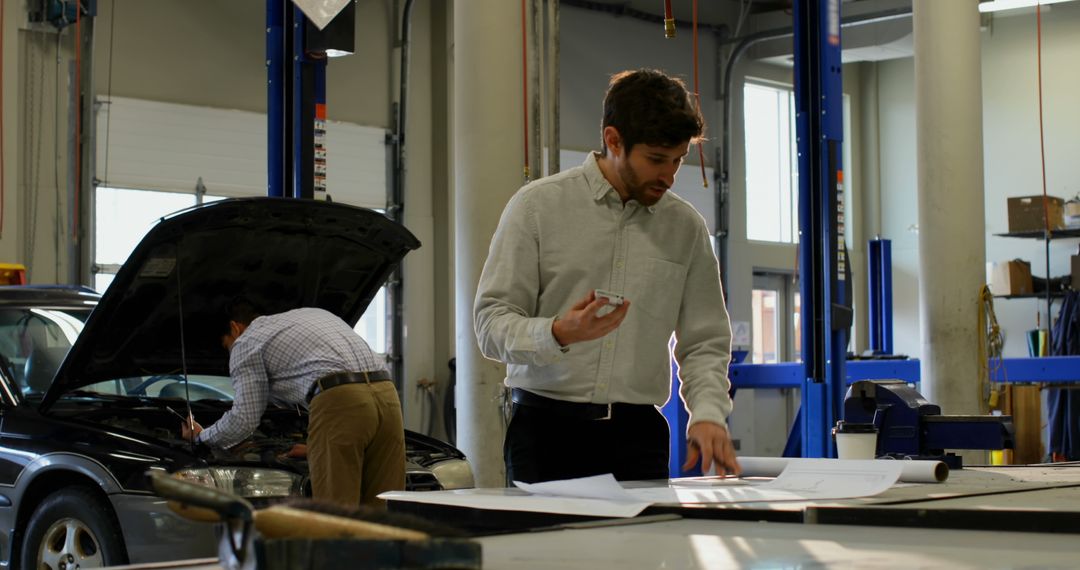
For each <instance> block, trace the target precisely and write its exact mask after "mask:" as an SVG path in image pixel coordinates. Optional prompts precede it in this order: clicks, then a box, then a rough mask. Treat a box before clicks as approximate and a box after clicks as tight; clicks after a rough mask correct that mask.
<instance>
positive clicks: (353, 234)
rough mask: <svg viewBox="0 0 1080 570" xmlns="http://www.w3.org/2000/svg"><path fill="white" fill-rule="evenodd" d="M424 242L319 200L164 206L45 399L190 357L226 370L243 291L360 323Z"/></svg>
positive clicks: (198, 370) (279, 305)
mask: <svg viewBox="0 0 1080 570" xmlns="http://www.w3.org/2000/svg"><path fill="white" fill-rule="evenodd" d="M418 247H420V242H419V241H417V239H416V238H415V237H414V236H413V235H412V234H411V233H409V231H408V230H407V229H405V228H404V227H402V226H401V225H399V224H397V223H396V222H393V221H391V220H390V219H388V218H386V217H385V216H383V215H382V214H380V213H378V212H375V211H373V210H367V209H364V208H357V207H353V206H346V205H343V204H332V203H328V202H317V201H314V200H296V199H289V198H247V199H236V200H224V201H220V202H214V203H211V204H208V205H205V206H199V207H195V208H191V209H188V210H184V211H181V212H179V213H176V214H173V215H171V216H168V217H166V218H163V219H162V220H161V222H160V223H158V224H157V225H156V226H154V227H153V228H152V229H151V230H150V232H149V233H147V234H146V237H144V238H143V239H142V241H141V242H139V245H138V246H137V247H136V248H135V251H134V252H132V254H131V257H130V258H128V260H127V262H126V263H124V265H123V266H122V267H121V268H120V271H119V272H118V273H117V275H116V278H115V279H114V280H113V282H112V285H110V286H109V289H108V290H107V291H105V294H104V295H103V296H102V298H101V301H100V302H99V303H98V305H97V308H96V309H95V310H94V312H93V313H92V314H91V315H90V318H89V319H88V320H87V322H86V326H85V328H84V329H83V331H82V333H81V334H80V335H79V337H78V339H77V340H76V341H75V344H74V345H73V346H72V348H71V351H70V352H69V353H68V355H67V358H65V359H64V362H63V364H61V365H60V368H59V370H58V371H57V375H56V379H55V380H54V381H53V384H52V386H51V387H50V388H49V391H48V393H47V394H46V395H45V398H44V399H43V400H42V403H41V408H42V409H44V408H47V407H48V406H49V405H50V404H51V403H52V402H54V401H56V399H57V398H58V397H60V395H61V394H63V393H64V392H67V391H69V390H74V389H78V388H80V387H83V386H87V385H89V384H93V383H95V382H100V381H102V380H111V379H116V378H125V377H131V376H146V375H151V374H165V373H179V372H181V371H183V370H184V368H185V367H184V365H183V362H184V360H186V362H187V366H186V371H187V372H188V373H190V374H213V375H220V376H227V375H228V369H229V353H228V352H227V351H226V350H225V349H224V348H222V346H221V336H222V334H224V332H225V328H224V327H225V321H224V319H225V318H226V317H225V307H226V305H227V304H228V302H229V301H230V300H232V299H233V298H234V297H237V296H241V295H242V296H244V297H247V298H248V299H250V300H251V301H253V302H254V303H255V304H256V305H258V306H259V307H260V308H262V310H263V311H264V312H266V313H267V314H273V313H278V312H282V311H287V310H289V309H294V308H297V307H320V308H323V309H326V310H328V311H330V312H332V313H334V314H335V315H338V316H339V317H341V318H342V319H344V320H345V321H346V322H347V323H349V324H350V325H355V324H356V322H357V321H358V320H359V319H360V316H361V315H363V313H364V310H365V309H366V308H367V306H368V303H370V302H371V299H372V298H373V297H374V296H375V294H376V293H377V292H378V290H379V287H381V286H382V284H383V283H384V282H385V281H386V279H387V278H388V277H389V276H390V273H391V272H392V271H393V270H394V268H395V267H396V266H397V264H398V263H399V262H400V261H401V259H402V258H403V257H404V256H405V254H406V253H408V252H409V251H411V250H413V249H416V248H418ZM181 327H182V329H183V335H181ZM181 338H183V341H182V342H181Z"/></svg>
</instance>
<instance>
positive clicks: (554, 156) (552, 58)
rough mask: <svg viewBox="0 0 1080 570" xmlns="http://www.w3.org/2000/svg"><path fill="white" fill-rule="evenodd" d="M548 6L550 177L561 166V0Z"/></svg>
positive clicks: (552, 1)
mask: <svg viewBox="0 0 1080 570" xmlns="http://www.w3.org/2000/svg"><path fill="white" fill-rule="evenodd" d="M547 4H548V16H547V17H548V20H547V22H548V26H549V28H548V35H547V48H548V61H547V63H548V105H550V108H549V110H548V170H547V173H548V175H551V174H555V173H556V172H559V170H560V164H559V57H560V54H559V0H547Z"/></svg>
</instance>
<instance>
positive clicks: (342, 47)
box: [266, 0, 407, 391]
mask: <svg viewBox="0 0 1080 570" xmlns="http://www.w3.org/2000/svg"><path fill="white" fill-rule="evenodd" d="M406 17H407V16H406ZM355 30H356V4H355V3H354V2H348V3H346V4H345V5H344V7H343V8H342V9H341V11H340V12H338V13H337V15H336V16H334V18H333V19H332V20H331V21H330V22H329V23H328V24H326V26H325V27H324V28H323V29H321V30H320V29H318V28H317V27H316V26H315V25H314V24H313V23H312V22H311V20H310V19H309V18H307V17H306V16H305V15H304V13H303V11H302V10H301V9H300V8H299V7H297V6H296V5H295V3H294V2H293V0H266V72H267V82H266V87H267V113H266V116H267V153H268V155H267V195H268V196H276V197H287V198H303V199H315V200H326V199H328V196H327V193H326V64H327V58H328V56H329V54H331V53H334V54H338V55H345V54H351V53H352V52H353V51H354V49H355V48H354V45H355V33H356V32H355ZM393 136H395V137H400V135H393ZM388 142H391V143H395V144H400V143H399V139H395V140H393V141H391V140H390V137H388ZM395 148H396V146H395ZM397 155H398V152H396V151H395V160H398V156H397ZM400 193H401V188H400V181H397V180H396V181H395V188H394V189H393V191H392V195H391V196H390V197H389V201H390V202H392V204H391V207H390V208H388V212H389V215H390V217H391V219H393V220H395V221H397V222H399V223H400V222H401V221H402V220H401V208H400V207H395V206H394V205H393V204H400V202H401V196H400ZM400 271H401V268H400V267H399V268H398V269H397V270H395V271H394V273H393V275H392V276H391V277H390V281H389V282H388V283H387V291H388V295H387V304H388V305H389V306H390V307H392V308H393V312H394V313H395V314H396V315H398V316H400V314H401V311H402V306H401V295H402V290H403V289H402V281H401V274H400ZM391 320H394V321H395V322H397V321H398V320H399V319H391ZM401 328H402V327H401V326H400V323H398V324H394V325H391V326H390V330H391V331H392V332H391V335H392V336H391V338H390V342H389V343H388V347H387V351H388V353H389V359H390V362H389V366H390V368H391V371H390V372H391V375H392V376H393V378H394V379H395V384H396V385H397V388H398V390H399V391H401V389H402V386H401V378H403V377H404V376H403V372H404V369H403V368H404V367H403V357H402V353H401V350H402V346H403V337H402V333H401Z"/></svg>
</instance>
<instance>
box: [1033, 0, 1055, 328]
mask: <svg viewBox="0 0 1080 570" xmlns="http://www.w3.org/2000/svg"><path fill="white" fill-rule="evenodd" d="M1035 53H1036V70H1037V76H1038V84H1039V161H1040V165H1041V170H1042V194H1043V225H1044V227H1045V228H1046V233H1045V235H1044V236H1043V246H1044V253H1045V256H1046V259H1045V262H1046V345H1047V346H1053V344H1054V339H1053V336H1052V335H1053V329H1054V319H1053V317H1052V316H1051V313H1050V311H1051V310H1052V308H1051V306H1050V299H1051V297H1050V295H1051V287H1050V239H1051V238H1052V237H1053V230H1052V229H1051V228H1050V204H1049V202H1050V199H1049V198H1048V197H1047V195H1046V138H1045V136H1044V135H1043V89H1042V3H1039V4H1037V5H1036V6H1035Z"/></svg>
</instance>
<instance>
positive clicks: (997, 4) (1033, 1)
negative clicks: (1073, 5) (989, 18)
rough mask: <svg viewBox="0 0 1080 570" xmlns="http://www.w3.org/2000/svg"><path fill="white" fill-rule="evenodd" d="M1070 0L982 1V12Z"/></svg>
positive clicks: (980, 5)
mask: <svg viewBox="0 0 1080 570" xmlns="http://www.w3.org/2000/svg"><path fill="white" fill-rule="evenodd" d="M1069 1H1070V0H993V1H991V2H980V3H979V11H980V12H998V11H1001V10H1013V9H1016V8H1031V7H1034V6H1036V5H1039V4H1041V5H1043V6H1046V5H1047V4H1057V3H1058V2H1069Z"/></svg>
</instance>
